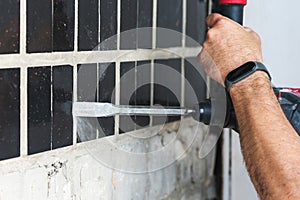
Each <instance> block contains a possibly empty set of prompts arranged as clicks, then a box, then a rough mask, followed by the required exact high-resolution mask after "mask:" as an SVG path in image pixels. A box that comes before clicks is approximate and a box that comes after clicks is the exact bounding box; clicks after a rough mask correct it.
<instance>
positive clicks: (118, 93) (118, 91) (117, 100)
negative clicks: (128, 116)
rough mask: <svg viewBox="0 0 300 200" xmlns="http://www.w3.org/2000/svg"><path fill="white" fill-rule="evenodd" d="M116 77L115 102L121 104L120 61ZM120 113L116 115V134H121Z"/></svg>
mask: <svg viewBox="0 0 300 200" xmlns="http://www.w3.org/2000/svg"><path fill="white" fill-rule="evenodd" d="M115 70H116V77H115V79H116V80H115V104H116V105H120V62H116V68H115ZM119 122H120V118H119V115H116V116H115V135H116V136H118V135H119V126H120V124H119Z"/></svg>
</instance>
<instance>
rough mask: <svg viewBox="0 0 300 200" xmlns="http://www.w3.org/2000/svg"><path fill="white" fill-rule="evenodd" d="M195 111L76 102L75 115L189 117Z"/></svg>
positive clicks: (74, 105) (74, 104) (74, 106)
mask: <svg viewBox="0 0 300 200" xmlns="http://www.w3.org/2000/svg"><path fill="white" fill-rule="evenodd" d="M194 112H195V110H193V109H185V108H172V107H169V108H164V107H158V106H131V105H130V106H129V105H113V104H111V103H98V102H75V103H73V115H74V116H77V117H110V116H114V115H159V116H164V115H188V114H191V113H194Z"/></svg>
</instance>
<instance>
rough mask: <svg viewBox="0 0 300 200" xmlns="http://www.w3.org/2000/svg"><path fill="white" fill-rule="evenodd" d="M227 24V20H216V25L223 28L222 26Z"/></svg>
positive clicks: (222, 18)
mask: <svg viewBox="0 0 300 200" xmlns="http://www.w3.org/2000/svg"><path fill="white" fill-rule="evenodd" d="M227 22H228V20H227V19H226V18H224V17H221V18H220V19H219V20H218V22H217V24H219V25H221V26H224V25H226V24H227Z"/></svg>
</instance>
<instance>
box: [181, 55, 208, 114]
mask: <svg viewBox="0 0 300 200" xmlns="http://www.w3.org/2000/svg"><path fill="white" fill-rule="evenodd" d="M197 67H199V64H198V62H197V59H196V58H188V59H186V60H185V62H184V68H185V106H186V107H189V108H192V107H194V106H195V105H196V104H197V103H198V102H201V101H203V100H204V99H205V98H206V83H205V80H204V78H205V74H204V72H203V71H202V72H201V71H200V70H199V69H197ZM201 74H202V75H201Z"/></svg>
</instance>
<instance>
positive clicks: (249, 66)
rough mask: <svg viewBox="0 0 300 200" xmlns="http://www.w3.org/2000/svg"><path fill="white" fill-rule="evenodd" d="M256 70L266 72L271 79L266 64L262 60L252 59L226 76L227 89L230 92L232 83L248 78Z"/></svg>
mask: <svg viewBox="0 0 300 200" xmlns="http://www.w3.org/2000/svg"><path fill="white" fill-rule="evenodd" d="M256 71H264V72H266V73H267V74H268V76H269V79H270V81H271V76H270V74H269V72H268V70H267V68H266V67H265V66H264V64H262V63H260V62H254V61H250V62H247V63H245V64H243V65H242V66H240V67H238V68H236V69H235V70H233V71H232V72H230V73H229V74H228V75H227V76H226V78H225V88H226V90H227V91H228V92H229V91H230V88H231V86H232V84H235V83H237V82H239V81H241V80H243V79H245V78H247V77H248V76H250V75H251V74H253V73H254V72H256Z"/></svg>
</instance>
